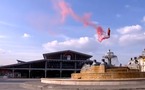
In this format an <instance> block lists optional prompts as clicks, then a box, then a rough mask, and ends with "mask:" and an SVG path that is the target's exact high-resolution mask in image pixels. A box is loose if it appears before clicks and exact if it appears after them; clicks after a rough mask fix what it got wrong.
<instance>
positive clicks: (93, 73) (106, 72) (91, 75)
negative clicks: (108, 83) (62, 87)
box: [71, 65, 145, 80]
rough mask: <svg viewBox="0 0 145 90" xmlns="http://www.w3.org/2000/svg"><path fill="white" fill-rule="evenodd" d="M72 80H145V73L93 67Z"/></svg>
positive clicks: (73, 75)
mask: <svg viewBox="0 0 145 90" xmlns="http://www.w3.org/2000/svg"><path fill="white" fill-rule="evenodd" d="M71 78H72V79H84V80H94V79H95V80H113V79H124V78H145V72H139V70H136V69H129V68H128V67H112V68H109V69H105V67H104V65H101V66H91V67H90V68H89V69H88V70H84V71H81V73H73V74H72V75H71Z"/></svg>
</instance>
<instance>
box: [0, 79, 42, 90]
mask: <svg viewBox="0 0 145 90" xmlns="http://www.w3.org/2000/svg"><path fill="white" fill-rule="evenodd" d="M26 82H40V79H0V90H30V89H26V88H23V87H21V85H22V84H23V83H26Z"/></svg>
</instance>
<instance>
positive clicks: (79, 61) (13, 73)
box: [0, 50, 93, 78]
mask: <svg viewBox="0 0 145 90" xmlns="http://www.w3.org/2000/svg"><path fill="white" fill-rule="evenodd" d="M43 57H44V59H41V60H34V61H30V62H25V61H21V60H17V61H18V63H16V64H12V65H5V66H0V74H1V75H7V76H9V77H12V78H42V77H43V78H44V77H45V78H46V77H48V78H49V77H50V78H52V77H53V78H54V77H55V78H56V77H57V78H59V77H60V78H62V77H70V75H71V73H74V72H80V69H81V68H82V66H83V64H84V63H90V64H92V62H93V61H91V60H90V58H91V57H92V56H91V55H88V54H84V53H80V52H76V51H72V50H65V51H58V52H52V53H45V54H43Z"/></svg>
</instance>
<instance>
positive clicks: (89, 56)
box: [43, 50, 92, 58]
mask: <svg viewBox="0 0 145 90" xmlns="http://www.w3.org/2000/svg"><path fill="white" fill-rule="evenodd" d="M65 52H72V53H76V54H79V55H83V56H86V57H88V58H91V57H92V55H88V54H84V53H80V52H76V51H73V50H64V51H57V52H51V53H44V54H43V56H45V55H55V54H60V53H65Z"/></svg>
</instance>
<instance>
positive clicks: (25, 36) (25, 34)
mask: <svg viewBox="0 0 145 90" xmlns="http://www.w3.org/2000/svg"><path fill="white" fill-rule="evenodd" d="M22 37H23V38H29V37H31V36H30V34H27V33H24V34H23V36H22Z"/></svg>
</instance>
